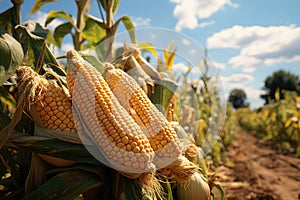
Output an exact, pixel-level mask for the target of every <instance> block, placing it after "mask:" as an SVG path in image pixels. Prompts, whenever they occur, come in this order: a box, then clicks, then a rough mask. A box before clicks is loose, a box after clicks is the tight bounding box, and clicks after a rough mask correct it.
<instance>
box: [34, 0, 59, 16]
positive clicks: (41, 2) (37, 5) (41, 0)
mask: <svg viewBox="0 0 300 200" xmlns="http://www.w3.org/2000/svg"><path fill="white" fill-rule="evenodd" d="M56 1H58V0H36V1H35V3H34V5H33V7H32V9H31V11H30V14H33V13H35V12H37V11H38V10H39V9H41V7H42V6H43V5H44V4H46V3H51V2H56Z"/></svg>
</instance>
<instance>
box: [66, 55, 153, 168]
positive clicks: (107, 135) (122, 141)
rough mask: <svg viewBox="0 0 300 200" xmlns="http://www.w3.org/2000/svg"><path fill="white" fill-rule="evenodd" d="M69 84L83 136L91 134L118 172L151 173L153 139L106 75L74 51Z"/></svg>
mask: <svg viewBox="0 0 300 200" xmlns="http://www.w3.org/2000/svg"><path fill="white" fill-rule="evenodd" d="M67 84H68V88H69V90H70V93H71V95H72V102H73V104H74V108H75V111H76V112H75V113H76V114H75V116H76V118H77V119H78V120H76V121H75V122H76V127H77V128H78V132H79V134H81V133H82V134H83V135H89V134H90V135H89V137H91V138H92V140H93V141H95V143H96V144H97V146H100V150H101V151H102V152H103V154H104V156H105V158H107V159H108V160H109V162H110V164H111V165H112V166H113V167H114V168H116V169H117V170H120V171H124V170H126V171H127V172H143V171H145V170H150V169H151V168H152V165H153V164H152V160H153V157H154V152H153V149H152V147H151V145H150V143H149V140H148V139H147V137H146V136H145V135H144V134H143V132H142V130H141V128H140V127H139V126H138V125H137V124H136V123H135V121H134V120H133V118H132V117H131V116H130V115H129V114H128V113H127V111H126V110H125V109H124V108H123V107H122V106H121V105H120V103H119V102H118V100H117V99H116V97H115V96H114V94H113V93H112V91H111V90H110V88H109V86H108V85H107V83H106V82H105V80H104V78H103V77H102V75H101V74H100V73H99V72H98V71H97V70H96V69H95V68H94V67H93V66H92V65H91V64H89V63H88V62H86V61H84V60H83V58H82V57H81V56H80V55H79V54H78V53H77V52H76V51H73V50H71V51H68V53H67ZM78 122H79V123H78Z"/></svg>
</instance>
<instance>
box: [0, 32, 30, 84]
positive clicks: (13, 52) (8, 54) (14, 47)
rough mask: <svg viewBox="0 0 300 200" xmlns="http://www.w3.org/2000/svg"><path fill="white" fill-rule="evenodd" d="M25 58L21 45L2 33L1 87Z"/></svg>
mask: <svg viewBox="0 0 300 200" xmlns="http://www.w3.org/2000/svg"><path fill="white" fill-rule="evenodd" d="M23 58H24V54H23V49H22V46H21V44H20V43H19V42H18V41H17V40H16V39H14V38H13V37H12V36H11V35H9V34H7V33H0V85H1V84H2V83H4V82H5V81H6V80H7V79H8V78H9V77H11V76H12V75H13V74H14V72H15V70H16V68H17V67H19V65H20V64H21V63H22V61H23Z"/></svg>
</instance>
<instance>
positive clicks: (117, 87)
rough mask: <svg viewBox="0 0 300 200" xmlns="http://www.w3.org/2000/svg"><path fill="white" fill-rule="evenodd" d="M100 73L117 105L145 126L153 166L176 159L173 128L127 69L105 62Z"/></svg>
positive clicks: (177, 151)
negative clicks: (152, 155)
mask: <svg viewBox="0 0 300 200" xmlns="http://www.w3.org/2000/svg"><path fill="white" fill-rule="evenodd" d="M104 75H105V79H106V81H107V83H108V85H109V86H110V88H111V89H112V91H113V93H114V94H115V95H116V97H117V98H118V100H119V102H120V103H121V105H123V106H124V108H125V109H126V110H127V111H128V112H129V113H130V114H131V115H132V116H133V117H134V119H135V120H136V121H137V123H138V124H139V125H141V126H143V127H144V128H145V129H146V130H147V132H146V135H147V137H148V139H149V141H150V144H151V146H152V148H153V150H154V151H155V155H156V158H155V164H156V165H157V167H159V168H162V167H165V166H166V165H168V164H170V163H171V162H173V161H174V160H176V159H177V157H178V156H179V155H180V148H179V144H178V138H177V135H176V132H175V130H174V129H173V128H172V126H171V124H170V123H169V122H168V120H167V119H166V118H165V117H164V116H163V114H162V113H161V112H160V111H159V110H158V109H157V108H156V107H155V106H154V105H153V104H152V102H151V101H150V99H149V98H148V97H147V95H146V93H145V92H144V91H143V90H142V88H141V87H140V86H139V85H138V84H137V83H136V81H135V80H134V79H133V78H131V77H130V76H129V75H128V74H127V73H125V72H124V71H122V70H120V69H115V68H114V66H113V65H110V64H107V65H106V66H105V70H104ZM135 116H137V117H135Z"/></svg>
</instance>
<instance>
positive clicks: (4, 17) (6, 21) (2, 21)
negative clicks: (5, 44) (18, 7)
mask: <svg viewBox="0 0 300 200" xmlns="http://www.w3.org/2000/svg"><path fill="white" fill-rule="evenodd" d="M12 16H13V7H11V8H9V9H8V10H6V11H4V12H2V13H1V14H0V27H2V28H3V29H5V31H6V32H7V33H9V34H11V32H12V23H11V22H12Z"/></svg>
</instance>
